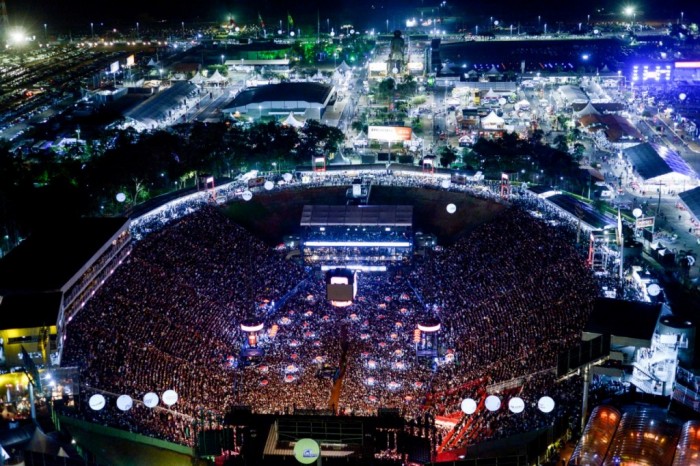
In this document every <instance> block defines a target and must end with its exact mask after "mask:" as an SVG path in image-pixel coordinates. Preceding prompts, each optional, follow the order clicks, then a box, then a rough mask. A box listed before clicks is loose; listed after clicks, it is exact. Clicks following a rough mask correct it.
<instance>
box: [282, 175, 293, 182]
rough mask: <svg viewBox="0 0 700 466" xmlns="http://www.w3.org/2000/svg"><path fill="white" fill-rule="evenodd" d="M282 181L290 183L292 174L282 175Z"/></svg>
mask: <svg viewBox="0 0 700 466" xmlns="http://www.w3.org/2000/svg"><path fill="white" fill-rule="evenodd" d="M282 179H283V180H284V181H286V182H287V183H289V182H290V181H292V174H291V173H285V174H284V175H282Z"/></svg>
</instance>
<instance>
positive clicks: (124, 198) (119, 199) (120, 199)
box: [116, 193, 126, 202]
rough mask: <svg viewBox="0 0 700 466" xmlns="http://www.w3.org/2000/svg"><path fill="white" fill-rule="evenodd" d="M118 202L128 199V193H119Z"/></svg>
mask: <svg viewBox="0 0 700 466" xmlns="http://www.w3.org/2000/svg"><path fill="white" fill-rule="evenodd" d="M116 197H117V202H124V201H126V194H124V193H117V196H116Z"/></svg>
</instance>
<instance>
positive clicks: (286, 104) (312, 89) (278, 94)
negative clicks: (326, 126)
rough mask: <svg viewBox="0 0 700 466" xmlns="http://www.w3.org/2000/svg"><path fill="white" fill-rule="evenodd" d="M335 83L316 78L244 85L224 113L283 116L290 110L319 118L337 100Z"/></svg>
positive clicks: (306, 118)
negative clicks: (310, 80)
mask: <svg viewBox="0 0 700 466" xmlns="http://www.w3.org/2000/svg"><path fill="white" fill-rule="evenodd" d="M335 99H336V91H335V87H334V86H331V85H329V84H323V83H317V82H294V83H291V82H286V83H279V84H268V85H265V86H258V87H249V88H247V89H244V90H243V91H241V92H240V93H238V95H236V97H234V99H233V100H232V101H231V102H229V103H228V104H227V105H226V106H225V108H224V109H223V112H224V114H227V115H232V114H236V113H237V114H241V115H248V116H250V117H254V118H260V117H263V116H273V117H282V116H285V117H286V116H287V115H289V114H290V112H291V113H294V114H296V115H302V116H303V117H304V119H305V120H308V119H314V120H320V119H321V117H323V114H324V113H325V111H326V107H327V106H328V105H332V104H333V103H335Z"/></svg>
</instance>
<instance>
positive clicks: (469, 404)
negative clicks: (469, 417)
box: [462, 398, 476, 414]
mask: <svg viewBox="0 0 700 466" xmlns="http://www.w3.org/2000/svg"><path fill="white" fill-rule="evenodd" d="M462 412H463V413H464V414H474V413H475V412H476V401H474V400H472V399H471V398H465V399H463V400H462Z"/></svg>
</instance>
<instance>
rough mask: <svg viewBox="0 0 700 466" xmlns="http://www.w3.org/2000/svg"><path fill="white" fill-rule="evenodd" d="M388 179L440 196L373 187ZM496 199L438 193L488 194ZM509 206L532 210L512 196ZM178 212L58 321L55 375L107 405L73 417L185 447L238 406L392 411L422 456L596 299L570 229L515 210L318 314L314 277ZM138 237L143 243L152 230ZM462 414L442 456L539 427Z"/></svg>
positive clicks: (545, 354)
mask: <svg viewBox="0 0 700 466" xmlns="http://www.w3.org/2000/svg"><path fill="white" fill-rule="evenodd" d="M396 180H400V182H401V183H404V184H406V183H408V184H409V185H414V186H424V187H425V186H428V187H435V188H437V187H438V186H437V184H438V183H439V181H436V180H433V179H430V178H425V177H421V176H417V177H405V178H400V177H394V176H393V175H389V174H386V175H378V176H376V178H375V181H376V182H378V183H380V184H383V183H387V184H389V183H394V182H395V181H396ZM337 181H338V183H341V182H342V179H341V178H340V176H338V180H337ZM319 182H320V181H319ZM496 187H497V185H493V186H490V187H488V188H487V189H477V188H476V187H471V186H459V187H457V186H454V185H453V186H452V187H451V189H462V190H467V191H470V192H471V191H474V192H476V193H478V194H479V195H480V196H481V197H487V198H491V199H498V195H497V194H496V192H495V191H496V189H495V188H496ZM514 202H516V203H520V204H522V206H523V207H525V208H529V209H546V206H543V205H540V204H538V202H539V201H536V200H532V199H529V198H526V197H522V198H514ZM184 208H185V209H192V212H191V213H189V212H188V215H184V216H183V217H182V218H179V219H176V220H175V221H172V222H170V223H169V224H168V225H167V226H166V227H165V228H159V229H155V228H154V231H151V232H150V234H148V235H147V236H145V238H144V239H143V240H141V241H140V242H138V243H137V244H136V245H135V247H134V249H133V252H132V253H131V255H130V256H129V258H128V259H127V260H125V262H124V264H123V265H122V266H120V267H119V268H118V269H117V270H116V271H115V272H114V274H113V275H112V276H111V277H110V278H109V279H107V281H106V282H105V284H104V285H103V286H102V287H101V288H100V289H99V290H98V291H97V292H96V293H95V295H94V297H93V298H92V299H91V300H90V301H89V302H88V303H87V304H86V306H85V308H84V309H83V310H82V311H81V312H80V313H78V314H77V315H76V316H75V317H74V318H73V320H72V321H71V322H70V324H69V325H68V338H67V341H66V344H65V350H64V356H63V358H64V359H63V362H64V364H67V365H77V366H79V367H81V375H82V381H81V383H82V385H83V390H84V392H85V393H88V394H89V393H91V392H100V393H106V394H107V395H108V400H109V401H110V403H108V405H109V406H108V407H107V408H106V409H104V410H103V411H96V412H93V411H91V410H90V409H88V408H87V406H83V407H82V408H83V409H82V413H83V415H84V416H85V417H87V418H89V419H91V420H94V421H97V422H101V423H104V424H109V425H115V426H118V427H121V428H125V429H128V430H133V431H137V432H141V433H146V434H148V435H154V436H159V437H162V438H166V439H168V440H171V441H175V442H178V443H182V444H187V445H192V444H193V442H194V439H195V438H196V436H195V435H193V429H197V428H201V427H202V426H205V425H217V424H218V423H219V422H220V421H221V419H222V418H223V416H224V414H225V413H226V412H227V411H228V410H229V409H230V408H231V407H233V406H239V405H247V406H250V407H251V409H252V410H253V411H254V412H257V413H293V412H295V411H301V410H304V411H307V410H317V411H328V410H331V411H333V412H335V413H337V414H339V415H351V414H354V415H372V414H375V413H376V412H377V410H378V409H379V408H395V409H398V410H399V412H401V413H402V414H403V416H404V417H406V418H407V419H409V420H411V422H410V423H409V426H411V428H415V427H416V425H418V426H419V428H418V432H419V434H420V435H421V436H423V437H427V438H429V439H430V440H431V443H432V445H433V446H437V445H439V444H440V443H441V442H442V441H443V440H444V437H445V436H446V435H447V434H448V432H446V431H440V430H439V429H438V428H436V426H435V422H434V419H435V416H441V415H453V414H454V413H455V412H459V404H460V402H461V400H462V399H463V398H464V397H466V396H474V397H476V398H483V397H484V395H485V391H484V387H486V386H488V385H493V384H497V383H499V382H503V381H507V380H509V379H513V378H517V377H522V376H527V375H529V374H533V373H541V372H542V371H544V372H545V373H546V372H547V370H548V369H551V368H552V367H553V366H554V365H555V363H556V355H557V353H558V352H559V351H560V350H562V349H564V348H567V347H569V346H570V345H572V344H574V343H576V342H577V340H578V338H580V330H581V326H582V324H583V322H584V321H585V319H586V316H587V313H588V311H589V310H590V305H591V302H592V299H593V297H594V296H595V295H596V293H597V291H596V289H595V283H594V281H593V278H592V277H591V275H590V274H589V272H588V270H587V269H586V267H585V266H584V264H583V262H582V258H581V255H580V254H579V253H578V252H577V251H576V250H575V248H574V247H573V246H572V244H571V238H572V235H573V234H574V233H575V228H574V227H573V225H572V224H571V223H566V222H564V223H562V224H560V225H559V227H557V228H554V227H552V226H550V225H548V224H546V223H545V222H542V221H541V220H539V219H536V218H534V217H533V216H532V215H530V214H529V213H527V210H524V209H522V208H521V209H517V208H511V209H508V210H507V212H506V213H505V214H502V215H500V216H499V217H498V218H497V219H496V220H494V221H491V222H489V223H486V224H484V225H482V226H481V227H479V228H476V229H474V230H473V231H471V232H470V233H468V234H467V235H466V236H464V237H463V238H462V239H461V240H459V241H458V242H457V243H456V244H454V245H453V246H450V247H447V248H440V249H439V250H436V251H434V252H431V253H429V254H428V255H427V256H425V257H424V258H423V259H417V260H418V262H417V263H416V264H415V265H414V267H413V268H400V269H398V270H394V271H390V272H387V273H381V274H359V275H358V278H357V280H358V296H357V299H356V301H355V302H354V303H353V305H351V306H350V307H346V308H334V307H332V306H331V305H330V304H329V303H328V301H327V300H326V298H325V283H324V279H323V276H322V275H320V274H315V273H314V272H313V271H311V270H308V269H304V268H303V267H302V266H299V265H295V264H293V263H291V262H288V261H285V260H284V257H283V255H282V253H279V252H274V251H272V250H271V249H270V248H268V247H267V246H265V245H264V244H263V243H262V242H260V241H258V240H256V239H254V238H253V237H252V236H251V235H250V234H249V233H247V232H246V231H245V230H243V229H242V228H240V227H238V226H237V225H234V224H233V223H232V222H231V221H230V220H228V219H227V218H226V217H224V216H223V214H221V213H220V212H219V211H218V210H217V208H215V207H199V208H198V209H197V210H196V211H195V210H194V209H193V208H192V207H191V206H186V207H184ZM554 213H555V212H554V211H551V212H548V211H546V210H545V215H550V214H552V215H553V214H554ZM178 216H179V213H178ZM170 220H171V219H168V221H170ZM156 221H157V220H156ZM163 223H167V222H163ZM141 226H142V227H143V228H144V230H141V231H143V232H145V231H146V229H150V228H151V226H153V224H152V223H144V224H142V225H141ZM292 290H293V293H290V291H292ZM283 298H284V299H283ZM274 302H277V303H278V304H277V305H273V304H271V303H274ZM280 303H281V304H280ZM251 316H255V317H256V318H258V319H261V320H263V322H264V325H265V328H264V330H263V331H262V332H261V335H260V338H259V339H258V341H257V344H258V345H259V347H260V348H261V349H262V350H264V357H263V359H262V362H261V363H260V364H257V365H253V366H246V365H245V364H243V363H242V361H241V360H239V359H238V356H239V351H240V348H241V346H242V344H243V341H244V340H245V338H244V337H245V336H244V335H243V334H242V332H241V330H240V328H239V324H240V322H242V321H243V320H244V319H246V318H247V317H251ZM428 317H437V318H439V319H440V321H441V323H442V330H441V332H440V339H441V342H440V343H439V357H438V358H436V359H424V358H419V357H417V356H416V334H415V330H416V326H417V323H418V322H420V321H422V320H424V319H426V318H428ZM328 368H331V369H337V371H333V370H331V371H330V372H331V373H333V374H335V376H334V377H329V376H328V375H327V373H325V374H324V369H328ZM523 380H527V382H526V383H525V384H524V385H523V384H520V385H518V387H524V388H520V389H519V390H520V391H521V393H525V392H527V393H530V394H531V395H528V396H531V397H532V399H534V398H535V397H538V396H542V395H544V394H556V395H557V398H556V399H557V402H558V407H557V410H556V411H555V416H558V417H561V416H563V415H565V414H569V411H570V409H571V407H572V406H578V400H576V399H575V396H574V395H572V393H573V392H570V391H569V390H568V389H567V388H566V387H563V386H560V387H557V386H556V384H555V382H554V380H553V378H552V377H544V376H543V377H541V378H536V379H534V378H528V379H523ZM567 387H568V386H567ZM516 388H517V387H516ZM167 389H174V390H175V391H176V392H177V393H178V395H179V399H178V401H177V403H175V404H174V405H173V406H171V407H170V408H169V409H165V408H162V407H161V408H156V409H149V408H146V407H144V406H143V405H142V404H141V403H140V402H139V400H141V398H142V397H143V395H144V394H145V393H147V392H151V391H153V392H156V393H162V392H163V391H164V390H167ZM523 390H524V391H523ZM509 393H510V392H509ZM119 394H128V395H130V396H132V397H133V398H134V400H136V403H135V407H134V408H133V409H132V410H131V411H129V412H126V413H123V412H120V411H118V410H117V409H116V407H114V406H113V403H111V401H113V399H115V398H116V396H118V395H119ZM507 394H508V393H504V396H505V395H507ZM86 400H87V397H84V404H85V405H86ZM416 419H418V420H420V422H419V423H418V424H416ZM460 419H461V420H460V421H459V422H460V423H459V424H458V426H457V427H455V431H458V432H457V433H461V434H465V435H460V436H459V439H458V440H456V443H455V444H456V445H462V444H468V443H473V442H477V441H480V440H483V439H484V438H487V437H488V438H491V437H494V436H505V435H509V434H511V433H513V432H517V431H523V430H527V429H530V428H532V427H533V426H535V425H539V424H540V423H546V422H549V421H548V420H551V419H550V418H548V417H547V416H544V415H542V416H539V415H538V416H534V417H531V416H530V417H529V416H526V415H522V416H515V415H513V416H511V415H509V414H508V412H507V411H506V410H505V409H503V410H501V411H500V412H499V413H496V414H489V415H488V416H486V417H484V420H478V421H477V420H474V419H473V420H472V421H471V424H470V429H471V430H470V431H469V432H466V433H465V432H462V430H463V429H462V427H464V425H465V424H464V423H465V422H467V417H466V416H460ZM475 419H476V418H475ZM471 426H473V427H471Z"/></svg>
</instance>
